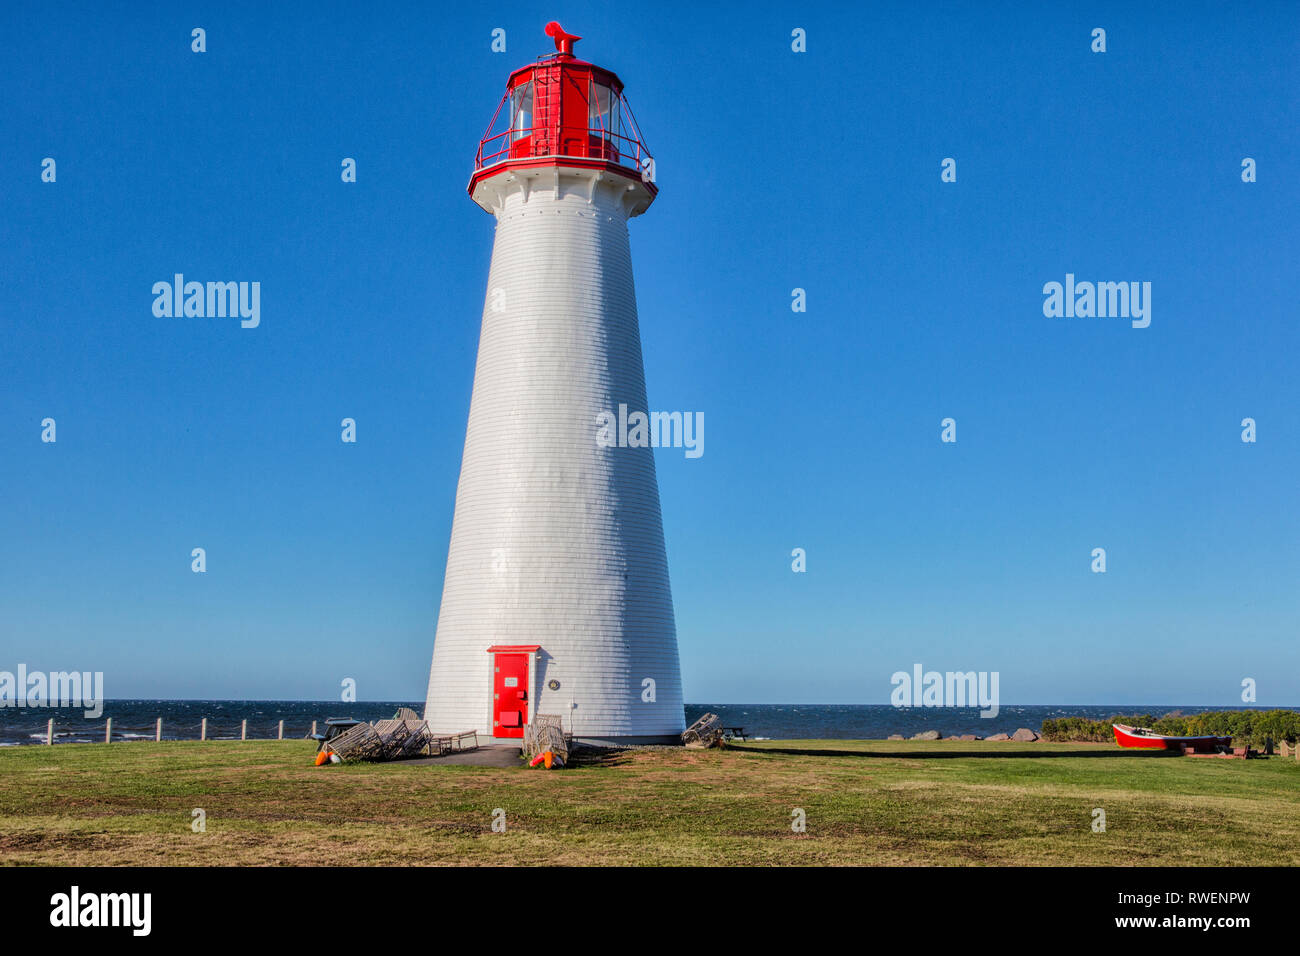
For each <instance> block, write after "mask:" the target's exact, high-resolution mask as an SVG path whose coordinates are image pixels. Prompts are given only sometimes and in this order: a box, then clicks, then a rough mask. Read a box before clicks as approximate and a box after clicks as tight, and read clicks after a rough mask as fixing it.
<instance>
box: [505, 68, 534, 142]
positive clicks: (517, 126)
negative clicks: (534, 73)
mask: <svg viewBox="0 0 1300 956" xmlns="http://www.w3.org/2000/svg"><path fill="white" fill-rule="evenodd" d="M510 117H511V120H510V142H512V143H513V142H514V141H515V140H517V139H521V138H523V137H525V136H529V135H531V134H532V129H533V84H532V81H531V80H530V81H528V82H527V83H525V84H524V85H523V86H519V87H516V88H515V89H514V91H513V92H512V93H511V94H510Z"/></svg>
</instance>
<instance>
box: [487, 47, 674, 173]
mask: <svg viewBox="0 0 1300 956" xmlns="http://www.w3.org/2000/svg"><path fill="white" fill-rule="evenodd" d="M546 32H547V34H548V35H549V36H551V37H553V38H554V39H555V48H556V50H557V51H558V52H556V53H553V54H551V55H549V56H543V57H539V58H538V59H537V62H536V63H533V64H531V65H529V66H525V67H522V68H520V69H518V70H515V71H514V72H513V73H511V74H510V79H509V80H508V81H507V82H506V92H505V95H504V96H503V97H502V98H501V102H500V104H499V105H498V106H497V111H496V113H495V114H494V115H493V117H492V122H491V124H489V126H488V129H487V132H486V133H484V134H483V139H482V140H481V141H480V142H479V145H478V155H477V156H476V157H475V159H474V175H473V176H472V177H470V183H469V192H470V194H471V195H473V193H474V187H475V186H476V185H477V184H478V183H479V182H480V181H481V180H483V179H486V178H487V177H489V176H492V175H495V174H496V173H498V172H500V171H501V170H502V169H503V168H506V167H509V168H520V167H528V166H585V167H596V168H601V167H603V168H607V169H609V170H611V171H613V172H617V173H621V174H623V175H627V176H630V177H633V178H636V179H640V180H642V181H643V182H644V183H645V184H646V186H647V188H648V189H649V190H650V192H651V194H652V195H653V194H655V193H657V192H658V187H657V186H656V185H655V167H654V158H653V157H652V156H651V155H650V151H649V150H648V149H647V148H646V145H645V138H644V137H643V136H642V135H641V128H640V127H639V126H638V125H637V122H636V118H635V117H634V116H633V115H632V109H631V107H629V106H628V103H627V98H626V96H625V95H624V93H623V81H622V80H620V79H619V78H618V76H617V75H616V74H614V73H612V72H611V71H609V70H606V69H604V68H602V67H599V66H596V65H594V64H592V63H587V62H584V61H582V60H579V59H576V58H575V57H574V55H573V44H574V42H576V41H577V40H580V39H582V38H581V37H576V36H573V35H571V34H568V33H565V32H564V31H563V29H561V27H560V25H559V24H558V23H550V24H547V27H546Z"/></svg>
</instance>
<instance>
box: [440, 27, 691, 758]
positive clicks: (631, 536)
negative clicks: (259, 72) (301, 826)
mask: <svg viewBox="0 0 1300 956" xmlns="http://www.w3.org/2000/svg"><path fill="white" fill-rule="evenodd" d="M546 32H547V34H548V35H550V36H552V37H553V38H554V39H555V46H556V50H557V51H558V52H556V53H555V54H553V55H550V56H546V57H541V58H539V59H538V60H537V61H536V62H535V63H533V64H531V65H529V66H525V67H523V68H521V69H518V70H516V71H515V72H513V73H512V74H511V75H510V78H509V80H508V81H507V85H506V93H505V96H504V97H503V98H502V101H501V104H500V106H498V107H497V115H496V117H495V118H494V119H493V122H492V124H491V125H490V126H489V128H488V132H487V133H486V134H485V136H484V138H483V140H482V142H481V143H480V144H479V151H478V158H477V161H476V163H475V169H474V174H473V176H472V177H471V179H470V183H469V194H470V196H471V197H472V198H473V200H474V201H475V202H476V203H478V204H479V205H480V206H482V207H483V209H485V210H486V211H487V212H490V213H492V215H493V216H495V217H496V239H495V241H494V243H493V247H492V266H491V270H490V271H489V273H488V285H487V296H486V303H485V305H484V308H483V326H482V332H481V334H480V338H479V351H478V365H477V367H476V369H475V373H474V392H473V397H472V398H471V400H470V410H469V425H468V428H467V431H466V435H465V451H464V457H463V459H462V462H461V471H460V483H459V485H458V486H457V489H456V513H455V518H454V520H453V523H452V531H451V547H450V549H449V551H448V554H447V574H446V579H445V583H444V585H443V592H442V606H441V610H440V612H439V615H438V631H437V636H436V638H435V641H434V649H433V665H432V668H431V670H430V674H429V692H428V700H427V704H426V707H425V719H426V720H427V721H428V722H429V726H430V729H431V730H433V731H434V732H435V733H455V732H459V731H464V730H470V729H473V730H476V731H478V732H479V733H480V734H481V735H487V736H490V737H492V738H494V739H495V740H497V741H498V742H518V739H519V738H520V737H522V736H523V728H524V725H525V724H526V723H528V722H529V721H531V720H532V719H533V717H534V715H536V714H556V715H559V716H560V717H561V718H562V719H563V723H564V727H565V729H566V730H569V731H571V732H572V733H573V734H574V736H575V737H577V738H579V739H580V740H587V741H593V742H599V741H608V742H627V743H642V742H663V741H676V740H677V739H678V735H679V734H680V733H681V732H682V729H683V716H684V715H683V704H682V690H681V676H680V669H679V666H678V658H677V631H676V625H675V623H674V620H673V603H672V593H671V591H670V589H669V584H668V561H667V556H666V554H665V550H664V536H663V519H662V517H661V515H660V511H659V487H658V482H657V481H656V479H655V465H654V457H653V454H654V453H653V450H652V449H651V448H634V447H617V443H616V445H615V447H607V445H608V443H607V442H604V443H602V442H601V441H600V440H599V426H598V422H599V421H600V420H601V417H602V415H608V414H613V415H618V413H619V407H620V405H622V406H625V407H626V409H627V410H628V413H629V414H630V413H631V412H632V411H636V410H640V411H642V412H648V411H649V410H648V408H647V402H646V386H645V369H644V365H643V363H642V359H641V333H640V329H639V327H638V324H637V311H636V293H635V290H634V289H633V285H632V258H631V251H630V248H629V243H628V229H627V222H628V220H629V219H631V218H632V217H633V216H638V215H640V214H641V213H643V212H645V211H646V210H647V209H648V208H649V207H650V204H651V203H652V202H653V201H654V198H655V195H656V193H657V192H658V188H657V187H656V185H655V182H654V163H653V160H652V159H651V157H650V155H649V153H648V152H647V150H646V147H645V143H644V142H643V140H642V137H641V133H640V129H639V128H638V127H637V125H636V121H635V119H634V118H633V117H632V114H631V111H630V109H629V108H628V105H627V102H626V100H625V99H624V96H623V83H622V81H621V80H619V78H618V77H617V76H616V75H615V74H613V73H612V72H610V71H609V70H605V69H602V68H600V67H598V66H594V65H593V64H591V63H586V62H583V61H581V60H579V59H577V58H576V57H575V56H574V55H573V44H574V42H575V41H576V40H578V39H580V38H579V37H575V36H571V35H569V34H566V33H565V32H564V31H563V30H562V29H561V28H560V27H559V25H558V24H556V23H551V24H549V25H548V26H547V29H546Z"/></svg>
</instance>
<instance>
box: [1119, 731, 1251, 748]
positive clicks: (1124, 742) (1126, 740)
mask: <svg viewBox="0 0 1300 956" xmlns="http://www.w3.org/2000/svg"><path fill="white" fill-rule="evenodd" d="M1111 729H1112V730H1114V731H1115V743H1117V744H1119V745H1120V746H1121V747H1129V748H1132V749H1135V750H1178V751H1183V750H1190V751H1192V752H1193V753H1215V752H1217V751H1219V750H1224V749H1228V748H1231V747H1232V738H1231V737H1214V736H1203V737H1172V736H1168V735H1166V734H1157V733H1155V732H1153V731H1150V730H1147V729H1146V728H1144V727H1129V726H1127V725H1126V724H1111Z"/></svg>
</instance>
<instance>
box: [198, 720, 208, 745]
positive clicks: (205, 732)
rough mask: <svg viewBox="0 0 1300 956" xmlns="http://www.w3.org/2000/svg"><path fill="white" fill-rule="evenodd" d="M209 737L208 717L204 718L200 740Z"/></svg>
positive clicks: (200, 728)
mask: <svg viewBox="0 0 1300 956" xmlns="http://www.w3.org/2000/svg"><path fill="white" fill-rule="evenodd" d="M207 739H208V718H206V717H204V718H203V723H202V724H201V725H200V727H199V740H207Z"/></svg>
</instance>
